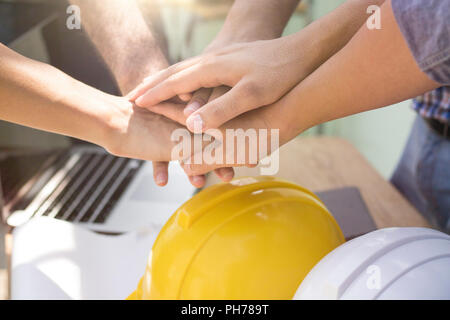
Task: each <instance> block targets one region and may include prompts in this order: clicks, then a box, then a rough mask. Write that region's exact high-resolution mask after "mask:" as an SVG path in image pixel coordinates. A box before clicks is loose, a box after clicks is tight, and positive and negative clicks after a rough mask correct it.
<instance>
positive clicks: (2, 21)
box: [0, 0, 415, 178]
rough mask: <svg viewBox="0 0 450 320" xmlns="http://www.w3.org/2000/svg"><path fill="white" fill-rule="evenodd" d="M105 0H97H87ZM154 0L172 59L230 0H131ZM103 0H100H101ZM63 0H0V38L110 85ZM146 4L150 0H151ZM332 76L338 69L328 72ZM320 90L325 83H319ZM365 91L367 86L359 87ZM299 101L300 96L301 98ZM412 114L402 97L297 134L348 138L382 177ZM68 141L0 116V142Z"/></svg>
mask: <svg viewBox="0 0 450 320" xmlns="http://www.w3.org/2000/svg"><path fill="white" fill-rule="evenodd" d="M92 1H105V0H92ZM138 1H139V2H140V5H141V6H146V5H147V6H148V5H149V2H157V3H158V4H159V5H160V16H161V24H162V27H163V29H164V32H165V35H166V39H167V44H168V51H169V55H170V58H171V61H172V62H177V61H179V60H182V59H185V58H188V57H190V56H194V55H197V54H199V53H201V52H202V51H203V49H204V48H205V47H206V46H207V45H208V44H209V43H210V42H211V41H212V39H213V38H214V37H215V35H216V34H217V32H218V31H219V30H220V28H221V26H222V24H223V22H224V19H225V17H226V15H227V12H228V10H229V8H230V6H231V5H232V0H138ZM344 1H345V0H303V1H302V3H301V5H300V6H299V8H298V9H297V11H296V12H295V14H294V16H293V17H292V19H291V20H290V22H289V24H288V26H287V27H286V30H285V34H286V35H287V34H291V33H294V32H297V31H298V30H300V29H302V28H303V27H305V26H306V25H307V24H309V23H311V22H312V21H314V20H315V19H318V18H320V17H321V16H323V15H325V14H327V13H328V12H330V11H331V10H333V9H334V8H336V7H337V6H339V5H340V4H341V3H342V2H344ZM105 3H107V1H105ZM67 6H68V2H67V1H65V0H53V1H52V0H0V41H1V42H2V43H3V44H6V45H8V46H9V47H10V48H12V49H14V50H16V51H17V52H19V53H21V54H23V55H25V56H28V57H30V58H33V59H36V60H40V61H43V62H47V63H50V64H53V65H55V66H56V67H58V68H60V69H62V70H63V71H65V72H66V73H68V74H70V75H71V76H73V77H75V78H77V79H79V80H81V81H83V82H86V83H88V84H90V85H92V86H95V87H97V88H99V89H101V90H104V91H107V92H110V93H117V92H118V91H117V88H116V86H115V83H114V81H113V80H112V79H111V76H110V74H109V72H108V70H107V69H106V68H105V66H104V64H103V62H102V60H101V58H99V57H98V55H97V54H96V51H95V49H94V48H93V47H92V45H91V44H90V42H89V40H88V39H87V38H86V36H85V34H84V32H83V30H68V29H67V28H66V27H65V22H66V18H67V14H66V8H67ZM152 7H154V3H153V4H152ZM335 76H336V78H339V74H336V75H335ZM323 89H324V92H326V88H323ZM367 94H370V88H367ZM305 103H307V101H305ZM414 117H415V114H414V112H413V111H412V110H411V109H410V108H409V102H403V103H401V104H399V105H396V106H395V107H392V108H385V109H382V110H377V111H372V112H368V113H365V114H361V115H356V116H352V117H348V118H346V119H342V120H338V121H333V122H330V123H326V124H323V125H321V126H318V127H316V128H313V129H311V130H309V131H308V132H306V133H304V135H332V136H339V137H342V138H345V139H347V140H349V141H350V142H352V143H353V144H354V145H355V146H356V147H357V148H358V149H359V150H360V151H361V152H362V153H363V154H364V155H365V156H366V157H367V158H368V159H369V161H370V162H371V164H372V165H373V166H375V168H376V169H377V170H378V171H379V172H380V173H381V174H382V175H383V176H384V177H386V178H388V177H389V176H390V175H391V173H392V171H393V170H394V168H395V165H396V163H397V160H398V159H399V156H400V154H401V152H402V149H403V146H404V144H405V142H406V138H407V135H408V133H409V129H410V127H411V125H412V122H413V119H414ZM70 143H73V140H69V139H68V138H65V137H60V136H56V135H53V134H47V133H43V132H38V131H36V130H32V129H27V128H23V127H20V126H16V125H12V124H8V123H5V122H0V148H1V149H2V150H5V149H6V150H8V149H17V148H39V149H41V148H54V147H62V146H67V145H68V144H70Z"/></svg>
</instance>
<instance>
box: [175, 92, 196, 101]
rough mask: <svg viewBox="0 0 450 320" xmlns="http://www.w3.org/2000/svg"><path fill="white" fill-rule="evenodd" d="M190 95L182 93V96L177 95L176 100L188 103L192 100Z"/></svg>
mask: <svg viewBox="0 0 450 320" xmlns="http://www.w3.org/2000/svg"><path fill="white" fill-rule="evenodd" d="M192 96H193V95H192V93H183V94H179V95H178V98H179V99H180V100H181V101H183V102H189V101H191V100H192Z"/></svg>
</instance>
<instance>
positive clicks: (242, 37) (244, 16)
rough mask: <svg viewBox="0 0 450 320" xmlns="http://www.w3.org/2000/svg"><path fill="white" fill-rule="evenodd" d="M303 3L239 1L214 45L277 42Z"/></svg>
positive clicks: (298, 0) (276, 0) (289, 0)
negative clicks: (257, 41) (217, 43)
mask: <svg viewBox="0 0 450 320" xmlns="http://www.w3.org/2000/svg"><path fill="white" fill-rule="evenodd" d="M299 2H300V0H236V1H235V2H234V4H233V7H232V8H231V10H230V12H229V14H228V16H227V18H226V20H225V23H224V26H223V28H222V30H221V31H220V32H219V34H218V35H217V37H216V40H215V41H214V42H220V44H221V45H222V46H223V45H226V44H231V43H236V42H249V41H255V40H269V39H274V38H278V37H280V36H281V34H282V33H283V30H284V28H285V26H286V24H287V22H288V21H289V19H290V17H291V15H292V13H293V12H294V10H295V8H296V6H297V5H298V3H299Z"/></svg>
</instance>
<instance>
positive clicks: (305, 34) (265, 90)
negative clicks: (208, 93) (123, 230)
mask: <svg viewBox="0 0 450 320" xmlns="http://www.w3.org/2000/svg"><path fill="white" fill-rule="evenodd" d="M382 2H383V1H374V0H371V1H369V0H350V1H347V2H346V3H344V4H343V5H342V6H341V7H340V8H338V9H337V10H335V11H334V12H333V13H331V14H329V15H328V16H326V17H324V18H323V19H321V20H318V21H316V22H315V23H313V24H311V25H310V26H308V27H307V28H305V29H304V30H302V31H300V32H298V33H297V34H294V35H291V36H289V37H285V38H280V39H276V40H269V41H258V42H253V43H240V44H237V45H233V46H229V47H226V48H223V49H219V50H213V51H212V52H208V53H207V54H205V55H203V56H200V57H196V58H193V59H190V60H188V61H185V62H182V63H179V64H177V65H174V66H172V67H170V68H168V69H166V70H164V71H161V72H159V73H157V74H156V75H154V76H151V77H149V78H148V79H146V81H145V82H144V83H143V84H141V85H140V86H139V87H138V88H137V89H136V90H134V91H133V93H132V94H131V95H130V98H131V99H135V102H136V104H137V105H138V106H141V107H146V108H150V109H151V107H152V106H153V105H155V104H157V103H159V102H161V101H164V100H166V99H169V98H171V97H173V96H175V95H177V94H181V93H187V92H191V91H193V90H197V89H199V88H201V87H205V88H209V87H217V86H221V85H225V86H228V87H232V89H231V90H230V91H229V92H228V93H227V94H225V95H223V96H221V97H220V98H218V99H215V100H214V101H210V102H209V103H207V104H206V105H204V106H203V107H201V108H199V107H198V105H197V106H196V108H187V110H186V115H187V116H189V117H188V119H187V121H186V125H187V127H188V128H189V129H190V130H191V131H193V130H194V128H195V127H196V128H202V129H203V130H204V131H205V130H207V129H211V128H218V127H220V125H222V124H223V123H225V122H227V121H228V120H230V119H233V118H234V117H236V116H238V115H240V114H242V113H245V112H247V111H249V110H252V109H256V108H258V107H261V106H265V105H269V104H271V103H274V102H276V101H277V100H279V99H280V98H281V97H282V96H284V95H285V94H286V93H287V92H288V91H289V90H291V89H292V88H293V87H294V86H295V85H297V84H298V83H299V82H300V81H302V80H303V79H304V78H306V77H307V76H308V75H309V74H311V73H312V72H313V71H314V70H315V69H316V68H317V67H319V66H320V65H321V64H322V63H323V62H324V61H326V60H327V59H328V58H329V57H330V56H332V55H333V54H334V53H336V52H337V51H338V50H339V49H341V48H342V47H343V46H344V45H345V44H346V43H347V42H348V40H349V39H350V38H351V37H352V36H353V35H354V33H355V32H356V31H357V30H358V28H359V27H360V26H361V25H362V24H363V23H364V21H365V19H366V18H367V14H366V9H367V7H368V6H369V5H371V4H381V3H382Z"/></svg>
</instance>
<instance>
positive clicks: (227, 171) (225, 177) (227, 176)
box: [214, 168, 234, 182]
mask: <svg viewBox="0 0 450 320" xmlns="http://www.w3.org/2000/svg"><path fill="white" fill-rule="evenodd" d="M214 173H215V174H216V175H217V176H218V177H219V178H220V179H221V180H222V181H224V182H230V181H231V180H232V179H233V178H234V169H233V168H219V169H216V170H214Z"/></svg>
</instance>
